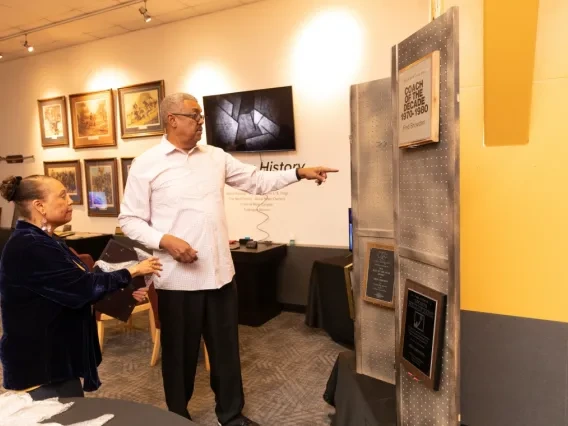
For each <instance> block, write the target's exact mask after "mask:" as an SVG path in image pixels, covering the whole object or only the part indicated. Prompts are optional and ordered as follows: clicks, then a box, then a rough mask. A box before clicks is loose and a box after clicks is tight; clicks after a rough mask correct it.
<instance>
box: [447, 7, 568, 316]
mask: <svg viewBox="0 0 568 426" xmlns="http://www.w3.org/2000/svg"><path fill="white" fill-rule="evenodd" d="M486 1H492V0H486ZM493 1H497V0H493ZM517 4H518V6H517V7H522V5H523V3H522V2H518V3H517ZM453 5H457V6H459V7H460V61H461V83H460V84H461V96H460V105H461V117H460V118H461V308H462V309H465V310H472V311H479V312H488V313H496V314H503V315H514V316H521V317H528V318H538V319H547V320H555V321H563V322H568V129H567V125H568V55H567V54H566V40H567V39H568V1H566V0H540V4H539V10H538V13H539V15H538V27H537V39H536V56H535V67H534V77H533V80H534V81H533V85H532V107H531V117H530V129H529V142H528V144H525V145H511V146H485V144H484V137H483V136H484V108H483V96H484V94H483V92H484V87H483V81H484V76H483V53H482V52H483V1H482V0H453V1H446V2H445V4H444V6H445V7H450V6H453ZM504 30H509V29H508V28H506V27H504ZM516 31H523V28H516ZM505 71H506V72H508V73H511V74H512V75H513V74H514V73H515V72H516V70H515V69H507V70H505ZM510 102H511V103H515V102H519V99H517V98H515V97H514V96H513V97H512V99H511V100H510ZM502 108H507V105H506V104H503V105H502ZM492 113H493V114H498V110H497V111H492ZM495 119H498V117H495V116H494V115H493V116H491V117H486V120H495ZM509 125H510V126H515V122H514V121H512V122H510V123H509Z"/></svg>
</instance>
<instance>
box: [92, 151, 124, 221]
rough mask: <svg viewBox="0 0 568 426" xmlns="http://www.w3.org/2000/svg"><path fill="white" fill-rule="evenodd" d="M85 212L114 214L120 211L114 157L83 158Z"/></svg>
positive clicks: (101, 214) (115, 215) (116, 214)
mask: <svg viewBox="0 0 568 426" xmlns="http://www.w3.org/2000/svg"><path fill="white" fill-rule="evenodd" d="M85 180H86V181H87V203H88V205H87V212H88V213H87V214H88V215H89V216H114V217H117V216H118V214H119V212H120V204H119V202H118V173H117V167H116V158H103V159H95V160H85Z"/></svg>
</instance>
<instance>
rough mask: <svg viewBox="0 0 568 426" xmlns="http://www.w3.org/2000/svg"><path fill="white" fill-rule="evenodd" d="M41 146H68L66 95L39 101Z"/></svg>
mask: <svg viewBox="0 0 568 426" xmlns="http://www.w3.org/2000/svg"><path fill="white" fill-rule="evenodd" d="M37 106H38V111H39V127H40V132H41V146H43V147H52V146H68V145H69V129H68V127H67V102H66V100H65V96H60V97H57V98H50V99H40V100H38V101H37Z"/></svg>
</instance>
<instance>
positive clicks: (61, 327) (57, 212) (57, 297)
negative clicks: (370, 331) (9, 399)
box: [0, 175, 161, 399]
mask: <svg viewBox="0 0 568 426" xmlns="http://www.w3.org/2000/svg"><path fill="white" fill-rule="evenodd" d="M0 194H1V195H2V197H4V198H5V199H6V200H8V201H13V202H14V203H15V204H16V205H17V207H18V208H19V211H20V212H21V214H22V217H23V220H20V221H18V222H17V224H16V229H15V230H14V231H13V233H12V235H11V236H10V239H9V240H8V241H7V243H6V245H5V246H4V251H3V252H2V258H1V259H0V305H1V306H0V309H1V312H2V327H3V335H2V340H1V341H0V358H1V361H2V367H3V375H4V387H5V388H6V389H11V390H16V391H26V392H29V393H30V395H31V396H32V398H34V399H45V398H49V397H55V396H59V397H77V396H83V390H85V391H87V392H88V391H94V390H96V389H98V388H99V386H100V385H101V382H100V380H99V377H98V374H97V367H98V365H99V364H100V362H101V351H100V347H99V342H98V337H97V332H96V321H95V317H94V312H93V308H92V304H93V303H95V302H97V301H98V300H100V299H102V298H103V297H104V296H105V295H106V294H108V293H111V292H113V291H116V290H119V289H122V288H125V287H127V286H128V285H129V284H130V282H131V280H132V278H134V277H136V276H140V275H146V274H152V273H156V274H157V273H158V271H160V270H161V264H160V263H159V261H158V259H156V258H150V259H147V260H145V261H143V262H140V263H138V264H136V265H134V266H132V267H130V268H128V269H122V270H119V271H115V272H110V273H106V272H102V273H92V272H88V271H87V267H86V265H85V264H83V263H82V262H81V260H79V258H78V257H77V256H75V255H74V254H73V253H72V252H71V251H70V250H69V248H68V247H67V245H65V243H63V242H61V241H58V240H56V239H54V238H53V234H52V232H53V230H54V229H55V228H57V227H58V226H61V225H63V224H65V223H67V222H69V221H70V220H71V216H72V209H71V203H72V200H71V198H70V197H69V195H68V194H67V191H66V189H65V187H64V186H63V185H62V184H61V182H59V181H58V180H56V179H53V178H51V177H48V176H42V175H34V176H29V177H27V178H25V179H22V178H21V177H19V176H18V177H14V176H12V177H9V178H7V179H5V180H4V181H3V182H2V185H1V186H0ZM146 291H147V290H146V289H140V290H137V291H135V292H134V294H133V296H134V298H135V299H137V300H142V299H144V298H145V297H146ZM80 378H83V388H81V381H80Z"/></svg>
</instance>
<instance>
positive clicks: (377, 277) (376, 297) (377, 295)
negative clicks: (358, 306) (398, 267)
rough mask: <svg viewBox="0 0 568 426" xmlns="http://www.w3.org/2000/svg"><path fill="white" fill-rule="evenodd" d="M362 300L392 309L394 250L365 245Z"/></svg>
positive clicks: (380, 246)
mask: <svg viewBox="0 0 568 426" xmlns="http://www.w3.org/2000/svg"><path fill="white" fill-rule="evenodd" d="M363 300H366V301H367V302H371V303H375V304H377V305H382V306H385V307H387V308H392V309H394V248H393V247H390V246H387V245H383V244H377V243H369V244H367V253H366V256H365V275H364V276H363Z"/></svg>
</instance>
